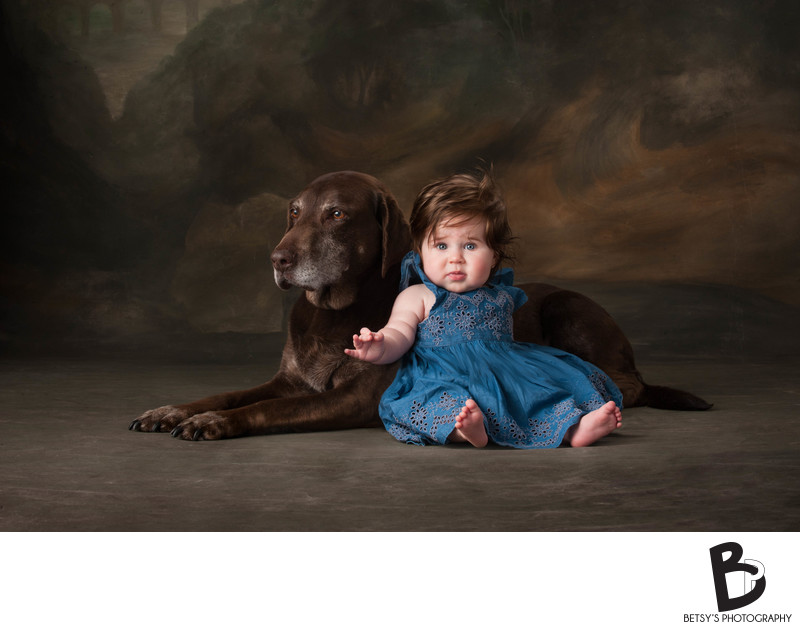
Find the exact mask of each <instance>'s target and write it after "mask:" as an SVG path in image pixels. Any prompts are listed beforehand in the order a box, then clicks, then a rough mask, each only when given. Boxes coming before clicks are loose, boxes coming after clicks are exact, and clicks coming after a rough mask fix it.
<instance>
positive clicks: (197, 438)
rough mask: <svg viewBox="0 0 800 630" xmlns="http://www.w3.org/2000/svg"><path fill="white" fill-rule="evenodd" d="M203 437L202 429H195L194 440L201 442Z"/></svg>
mask: <svg viewBox="0 0 800 630" xmlns="http://www.w3.org/2000/svg"><path fill="white" fill-rule="evenodd" d="M202 439H203V436H202V435H201V434H200V429H197V431H195V432H194V435H193V436H192V440H194V441H195V442H199V441H200V440H202Z"/></svg>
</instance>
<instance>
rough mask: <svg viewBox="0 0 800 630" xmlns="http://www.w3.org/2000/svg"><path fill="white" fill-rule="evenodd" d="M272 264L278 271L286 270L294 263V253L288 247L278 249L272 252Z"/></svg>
mask: <svg viewBox="0 0 800 630" xmlns="http://www.w3.org/2000/svg"><path fill="white" fill-rule="evenodd" d="M271 258H272V266H273V267H275V269H276V270H277V271H286V270H287V269H289V267H291V266H293V265H294V254H293V253H292V252H290V251H289V250H288V249H276V250H275V251H273V252H272V256H271Z"/></svg>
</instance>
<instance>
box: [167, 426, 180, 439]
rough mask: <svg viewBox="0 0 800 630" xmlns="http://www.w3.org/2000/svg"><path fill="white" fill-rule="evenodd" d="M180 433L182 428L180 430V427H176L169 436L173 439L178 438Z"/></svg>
mask: <svg viewBox="0 0 800 630" xmlns="http://www.w3.org/2000/svg"><path fill="white" fill-rule="evenodd" d="M180 432H181V428H180V427H175V428H174V429H172V431H170V432H169V434H170V435H171V436H172V437H178V435H179V434H180Z"/></svg>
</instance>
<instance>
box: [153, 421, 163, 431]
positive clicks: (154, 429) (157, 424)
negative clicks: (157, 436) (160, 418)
mask: <svg viewBox="0 0 800 630" xmlns="http://www.w3.org/2000/svg"><path fill="white" fill-rule="evenodd" d="M160 428H161V423H160V422H156V423H155V424H154V425H153V433H158V430H159V429H160Z"/></svg>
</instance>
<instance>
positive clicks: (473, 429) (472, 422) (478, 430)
mask: <svg viewBox="0 0 800 630" xmlns="http://www.w3.org/2000/svg"><path fill="white" fill-rule="evenodd" d="M448 439H449V440H450V441H451V442H469V443H470V444H472V446H475V447H477V448H482V447H484V446H486V445H487V444H488V443H489V436H488V435H487V434H486V427H484V426H483V412H482V411H481V410H480V409H479V408H478V404H477V403H476V402H475V401H474V400H472V399H471V398H470V399H469V400H468V401H467V402H465V403H464V407H463V408H462V409H461V413H459V414H458V416H457V417H456V428H455V429H453V431H452V433H450V435H449V436H448Z"/></svg>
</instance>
